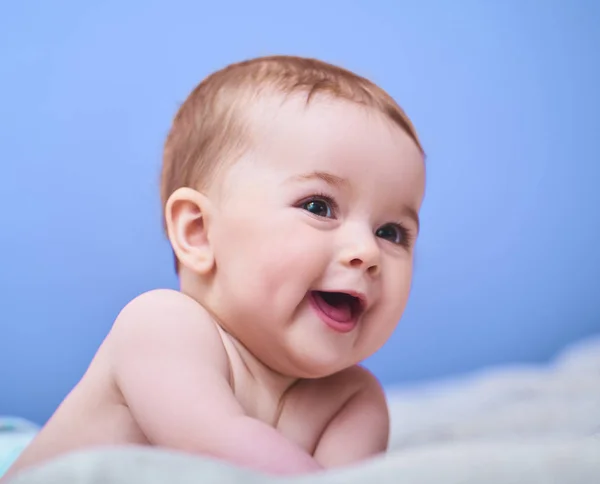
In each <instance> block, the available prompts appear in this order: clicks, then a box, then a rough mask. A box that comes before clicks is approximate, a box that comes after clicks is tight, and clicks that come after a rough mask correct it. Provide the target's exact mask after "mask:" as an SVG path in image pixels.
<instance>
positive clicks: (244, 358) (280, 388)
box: [179, 268, 299, 398]
mask: <svg viewBox="0 0 600 484" xmlns="http://www.w3.org/2000/svg"><path fill="white" fill-rule="evenodd" d="M179 281H180V283H179V289H180V291H181V292H182V293H184V294H185V295H187V296H189V297H191V298H192V299H194V300H195V301H197V302H198V304H200V305H202V307H203V308H204V309H205V310H206V311H207V312H208V313H209V314H210V315H211V316H212V318H213V320H214V322H215V324H216V325H217V328H218V329H219V331H220V332H221V336H222V338H223V342H224V344H225V345H226V349H227V352H228V355H229V358H230V360H232V359H234V358H235V359H236V360H238V362H237V363H239V364H238V365H237V366H240V365H241V366H242V367H244V368H245V369H246V371H247V372H248V374H249V376H250V377H251V378H252V379H253V380H254V381H255V382H257V383H259V384H260V385H261V386H262V387H264V388H266V389H268V391H269V393H271V394H272V395H274V396H276V397H278V398H281V397H282V396H283V395H284V394H285V393H286V392H287V390H288V389H289V388H291V387H292V385H294V384H295V383H296V382H297V381H298V380H299V379H298V378H296V377H292V376H288V375H284V374H282V373H279V372H277V371H276V370H274V369H273V368H271V367H269V366H268V365H266V364H265V363H264V362H263V361H261V360H260V359H259V358H257V357H256V356H254V355H253V354H252V353H251V352H250V351H249V350H248V349H247V348H246V347H245V346H244V344H243V343H242V342H241V341H240V340H239V339H237V338H236V337H235V335H233V334H232V333H231V332H229V330H228V328H227V325H226V324H225V323H224V322H223V321H221V320H220V318H219V317H218V316H217V315H216V314H215V313H214V312H213V311H212V310H211V308H210V305H209V304H206V303H205V298H204V297H201V296H202V295H205V296H206V295H207V294H208V292H209V291H210V285H209V284H207V283H206V281H201V280H200V278H198V277H197V276H196V275H195V274H190V273H189V271H188V270H187V269H185V268H181V270H180V273H179ZM227 342H229V344H227ZM231 350H234V351H231ZM231 364H232V365H233V364H234V362H233V361H231Z"/></svg>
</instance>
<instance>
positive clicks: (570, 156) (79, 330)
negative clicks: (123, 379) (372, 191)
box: [0, 0, 600, 422]
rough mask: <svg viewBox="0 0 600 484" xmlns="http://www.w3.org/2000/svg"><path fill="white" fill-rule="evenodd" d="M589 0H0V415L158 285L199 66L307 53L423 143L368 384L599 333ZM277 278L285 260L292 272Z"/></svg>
mask: <svg viewBox="0 0 600 484" xmlns="http://www.w3.org/2000/svg"><path fill="white" fill-rule="evenodd" d="M598 25H600V2H594V1H588V2H585V1H571V2H567V1H548V0H546V1H532V0H529V1H518V0H513V1H503V2H500V1H495V2H493V1H487V2H483V1H457V2H448V1H439V2H433V1H419V2H414V1H410V2H409V1H387V2H386V1H373V0H369V1H367V0H365V1H362V2H351V1H348V0H346V1H327V2H325V1H323V2H320V1H309V0H305V1H303V2H281V1H279V2H261V1H256V0H255V1H251V2H242V1H239V2H220V3H219V2H199V1H194V0H189V1H184V0H180V1H175V0H169V1H167V0H162V1H149V0H144V1H142V0H135V1H134V0H129V1H126V2H121V1H116V0H113V1H104V2H102V5H100V2H81V1H53V2H48V1H44V2H42V1H21V2H16V1H14V2H8V1H7V2H2V5H1V6H0V207H2V208H1V210H0V325H1V331H0V414H7V413H9V414H18V415H21V416H24V417H28V418H31V419H34V420H35V421H37V422H43V421H44V420H46V419H47V418H48V417H49V416H50V414H51V413H52V412H53V410H54V409H55V408H56V406H57V405H58V404H59V402H60V401H61V400H62V398H63V397H64V396H65V395H66V393H67V392H68V391H69V390H70V389H71V387H72V386H73V385H74V384H75V383H76V382H77V380H78V379H79V378H80V377H81V375H82V374H83V372H84V371H85V368H86V366H87V364H88V363H89V361H90V359H91V358H92V356H93V354H94V351H95V350H96V348H97V347H98V345H99V344H100V343H101V341H102V339H103V338H104V336H105V335H106V333H107V332H108V330H109V328H110V326H111V324H112V321H113V319H114V318H115V316H116V315H117V313H118V311H119V310H120V309H121V307H122V306H123V305H124V304H125V303H126V302H127V301H128V300H129V299H131V298H132V297H134V296H136V295H137V294H139V293H140V292H142V291H145V290H149V289H152V288H155V287H165V286H166V287H175V285H176V279H175V276H174V274H173V271H172V259H171V253H170V250H169V247H168V245H167V242H166V240H165V238H164V237H163V235H162V231H161V221H160V207H159V201H158V188H157V186H158V185H157V183H158V172H159V165H160V156H161V146H162V143H163V141H164V137H165V135H166V132H167V130H168V127H169V123H170V120H171V118H172V115H173V114H174V112H175V110H176V109H177V107H178V105H179V104H180V103H181V102H182V101H183V100H184V98H185V97H186V95H187V94H188V93H189V91H190V90H191V89H192V88H193V86H194V85H195V84H196V83H197V82H199V81H200V80H201V79H202V78H203V77H204V76H206V75H207V74H208V73H209V72H211V71H213V70H215V69H218V68H220V67H223V66H224V65H225V64H228V63H230V62H233V61H237V60H241V59H244V58H247V57H252V56H257V55H264V54H273V53H288V54H300V55H307V56H316V57H320V58H322V59H324V60H327V61H330V62H334V63H339V64H341V65H343V66H345V67H348V68H350V69H353V70H355V71H357V72H358V73H360V74H363V75H366V76H368V77H370V78H372V79H373V80H374V81H376V82H378V83H379V84H381V85H382V86H383V87H384V88H385V89H387V90H388V91H389V92H390V93H391V94H392V95H393V96H394V97H395V98H396V99H397V100H398V101H399V102H400V103H401V104H402V105H403V106H404V107H405V109H406V110H407V111H408V113H409V115H410V116H411V117H412V118H413V120H414V122H415V124H416V126H417V127H418V130H419V132H420V134H421V137H422V141H423V144H424V146H425V148H426V150H427V153H428V170H429V179H428V189H427V198H426V201H425V204H424V207H423V212H422V218H423V231H422V237H421V239H420V241H419V247H418V255H417V262H416V276H415V281H414V289H413V293H412V299H411V301H410V303H409V306H408V308H407V311H406V314H405V317H404V318H403V320H402V323H401V325H400V326H399V328H398V330H397V332H396V334H395V336H394V337H393V339H392V340H391V341H390V342H389V344H388V345H387V346H386V347H385V349H384V350H383V351H381V352H380V353H379V354H378V355H377V356H375V357H373V358H372V359H371V360H369V362H368V366H369V367H370V368H371V369H372V370H374V371H375V373H376V374H377V375H378V376H379V377H380V378H381V379H382V381H383V383H384V384H386V385H392V384H409V383H414V382H419V381H423V380H430V379H438V378H444V377H448V376H451V375H458V374H462V373H464V372H469V371H473V370H476V369H479V368H485V367H489V366H492V365H498V364H504V363H511V362H517V363H518V362H521V363H528V362H532V363H536V362H543V361H546V360H548V359H549V358H551V357H552V356H554V355H555V354H556V352H557V351H559V350H560V349H561V348H562V347H564V346H565V345H566V344H568V343H569V342H573V341H576V340H579V339H581V338H584V337H586V336H587V335H591V334H593V333H598V332H600V296H599V288H600V250H599V248H600V216H599V214H598V212H599V209H600V191H599V190H598V184H599V182H600V156H599V155H600V141H599V140H600V136H599V135H598V129H599V127H600V123H599V112H600V95H599V93H598V91H599V86H600V30H599V29H598ZM290 276H293V274H290Z"/></svg>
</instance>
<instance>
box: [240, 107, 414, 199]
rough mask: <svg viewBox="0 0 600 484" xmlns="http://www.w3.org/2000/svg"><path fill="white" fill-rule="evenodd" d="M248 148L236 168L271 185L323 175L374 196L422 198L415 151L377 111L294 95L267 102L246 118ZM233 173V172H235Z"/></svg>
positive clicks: (403, 133)
mask: <svg viewBox="0 0 600 484" xmlns="http://www.w3.org/2000/svg"><path fill="white" fill-rule="evenodd" d="M251 119H252V122H251V124H252V130H251V131H252V134H251V136H252V142H251V145H252V149H251V154H250V156H248V157H245V158H246V163H244V160H241V166H239V168H240V169H241V170H242V171H246V169H249V170H251V171H249V172H246V175H247V176H250V177H252V176H253V175H252V173H254V176H260V173H261V172H262V173H263V174H265V175H267V174H268V175H269V176H270V177H271V178H272V181H273V182H277V180H279V179H283V178H289V177H292V178H293V177H296V178H297V179H301V178H302V175H304V174H306V173H311V172H327V173H331V174H333V175H335V176H337V177H341V178H344V179H346V180H348V182H349V184H354V185H359V187H361V188H364V189H368V188H374V187H377V191H378V192H379V193H385V194H390V193H395V192H398V191H402V192H403V193H405V194H407V195H408V194H409V193H408V192H411V194H412V198H415V200H417V199H418V202H419V203H420V198H421V197H422V192H423V188H422V187H423V185H424V162H423V156H422V154H421V151H420V149H419V148H418V147H417V145H416V144H415V142H414V141H413V140H412V139H411V138H410V136H409V135H408V134H406V133H405V132H404V131H403V130H402V129H401V128H400V127H399V126H398V125H396V124H395V123H393V122H392V121H391V120H390V119H389V118H387V117H386V116H385V115H384V114H383V113H380V112H378V111H376V110H374V109H372V108H369V107H366V106H361V105H358V104H356V103H352V102H350V101H342V100H337V99H331V98H325V97H320V98H313V100H312V101H311V103H310V104H308V105H307V104H306V101H305V98H302V97H300V96H296V97H289V98H286V99H285V100H283V99H281V98H275V99H271V100H270V101H268V102H266V103H264V104H261V105H260V106H259V107H258V108H257V109H256V110H254V111H253V112H252V114H251ZM236 171H237V170H236Z"/></svg>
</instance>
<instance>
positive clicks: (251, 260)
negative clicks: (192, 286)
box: [209, 99, 425, 377]
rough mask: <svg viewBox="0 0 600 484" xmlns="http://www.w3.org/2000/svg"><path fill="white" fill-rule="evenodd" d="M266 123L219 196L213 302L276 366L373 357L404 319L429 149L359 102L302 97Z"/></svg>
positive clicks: (327, 368)
mask: <svg viewBox="0 0 600 484" xmlns="http://www.w3.org/2000/svg"><path fill="white" fill-rule="evenodd" d="M258 125H259V126H260V133H258V134H257V135H256V136H255V139H254V148H253V150H252V151H251V152H250V153H248V154H247V155H246V156H245V157H244V158H242V159H241V160H240V161H239V162H236V163H235V164H234V165H233V166H232V167H231V168H230V169H229V170H228V171H227V173H226V174H225V175H224V176H223V179H222V184H220V185H219V188H218V195H215V196H214V197H213V202H214V204H215V209H216V216H215V217H213V218H212V219H213V221H212V222H211V228H210V232H209V237H210V241H211V245H212V246H213V249H214V254H215V264H216V273H215V279H214V281H213V283H214V287H213V289H214V291H213V295H214V298H213V299H214V300H213V303H214V306H215V307H213V308H212V309H213V311H214V313H215V314H216V316H217V317H218V318H219V320H220V321H221V323H222V324H223V325H224V327H225V328H226V329H227V330H228V331H229V332H230V333H232V334H233V335H234V336H235V337H237V338H238V339H239V340H240V341H241V342H242V343H243V344H244V345H245V346H246V347H247V348H248V349H249V350H250V351H251V352H252V353H253V354H254V356H256V357H257V358H259V359H260V360H262V361H263V362H264V363H265V364H267V365H269V366H270V367H271V368H273V369H275V370H276V371H279V372H281V373H284V374H287V375H290V376H295V377H321V376H325V375H327V374H331V373H334V372H336V371H339V370H341V369H343V368H346V367H348V366H351V365H354V364H356V363H358V362H360V361H362V360H363V359H365V358H367V357H368V356H370V355H372V354H373V353H374V352H376V351H377V350H378V349H379V348H380V347H381V346H382V345H383V344H384V343H385V342H386V340H387V339H388V338H389V337H390V335H391V334H392V332H393V330H394V329H395V327H396V325H397V323H398V321H399V320H400V317H401V315H402V312H403V311H404V308H405V305H406V301H407V298H408V294H409V290H410V286H411V278H412V269H413V253H414V242H415V239H416V236H417V233H418V215H417V214H418V212H419V209H420V206H421V202H422V198H423V192H424V180H425V169H424V162H423V158H422V155H421V153H420V151H419V149H418V148H417V146H416V145H415V143H414V142H413V141H412V140H411V139H410V138H409V136H408V135H407V134H405V133H404V132H403V131H402V130H401V129H400V128H399V127H397V126H396V125H394V124H393V123H392V122H391V121H389V120H388V119H387V118H385V117H384V116H383V115H381V114H380V113H377V112H375V111H373V110H368V109H367V108H363V107H359V106H356V105H354V104H351V103H348V102H342V101H334V100H331V101H327V100H317V101H315V102H313V103H312V104H311V105H310V106H309V107H305V105H304V104H303V101H301V100H294V99H292V100H289V101H286V102H285V103H284V104H283V106H282V107H281V108H280V109H278V110H277V113H276V114H275V115H273V113H272V112H271V114H270V115H267V114H263V115H262V116H261V117H260V119H259V122H258ZM263 125H264V127H263Z"/></svg>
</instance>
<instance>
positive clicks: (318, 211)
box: [302, 198, 333, 218]
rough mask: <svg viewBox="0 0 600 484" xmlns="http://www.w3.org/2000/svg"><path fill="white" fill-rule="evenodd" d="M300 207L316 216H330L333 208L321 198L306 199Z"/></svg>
mask: <svg viewBox="0 0 600 484" xmlns="http://www.w3.org/2000/svg"><path fill="white" fill-rule="evenodd" d="M302 208H303V209H304V210H306V211H307V212H310V213H312V214H314V215H316V216H318V217H324V218H332V217H333V210H332V208H331V203H329V202H327V201H326V200H322V199H319V198H314V199H312V200H307V201H306V202H304V203H303V204H302Z"/></svg>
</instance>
